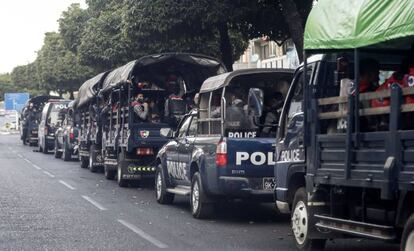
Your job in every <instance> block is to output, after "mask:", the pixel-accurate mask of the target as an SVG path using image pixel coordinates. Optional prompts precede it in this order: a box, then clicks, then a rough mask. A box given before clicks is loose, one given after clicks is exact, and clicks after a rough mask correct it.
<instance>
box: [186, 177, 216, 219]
mask: <svg viewBox="0 0 414 251" xmlns="http://www.w3.org/2000/svg"><path fill="white" fill-rule="evenodd" d="M190 197H191V199H190V205H191V213H192V215H193V217H194V218H197V219H205V218H208V217H210V216H211V215H212V214H213V211H214V204H213V203H209V202H206V200H207V195H206V194H205V192H204V190H203V186H202V183H201V177H200V173H199V172H196V173H195V174H194V175H193V179H192V181H191V196H190Z"/></svg>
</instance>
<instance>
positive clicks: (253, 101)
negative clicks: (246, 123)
mask: <svg viewBox="0 0 414 251" xmlns="http://www.w3.org/2000/svg"><path fill="white" fill-rule="evenodd" d="M263 99H264V94H263V91H262V90H261V89H259V88H250V89H249V96H248V100H247V111H248V114H249V116H253V117H260V116H262V113H263Z"/></svg>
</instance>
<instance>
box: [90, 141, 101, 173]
mask: <svg viewBox="0 0 414 251" xmlns="http://www.w3.org/2000/svg"><path fill="white" fill-rule="evenodd" d="M95 151H96V146H95V145H94V144H91V146H90V147H89V170H90V171H91V172H92V173H96V172H98V171H99V168H98V167H97V166H96V165H94V163H95V160H96V152H95Z"/></svg>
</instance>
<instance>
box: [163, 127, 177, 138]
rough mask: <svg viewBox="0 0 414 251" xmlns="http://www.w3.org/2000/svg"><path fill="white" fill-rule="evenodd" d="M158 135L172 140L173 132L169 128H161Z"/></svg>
mask: <svg viewBox="0 0 414 251" xmlns="http://www.w3.org/2000/svg"><path fill="white" fill-rule="evenodd" d="M160 135H161V136H163V137H166V138H173V137H174V132H173V130H171V128H161V129H160Z"/></svg>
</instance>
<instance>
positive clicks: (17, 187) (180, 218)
mask: <svg viewBox="0 0 414 251" xmlns="http://www.w3.org/2000/svg"><path fill="white" fill-rule="evenodd" d="M34 149H35V148H29V147H27V146H23V145H22V144H21V142H20V141H19V137H18V135H0V250H160V249H165V250H198V251H201V250H238V251H240V250H283V251H284V250H287V251H289V250H296V248H295V246H294V242H293V239H292V238H293V237H292V234H291V231H290V227H289V218H288V217H286V216H282V215H278V214H277V213H275V211H274V209H273V205H255V204H248V203H241V202H233V203H224V204H221V205H219V206H218V209H217V211H216V215H215V217H214V218H213V219H210V220H196V219H194V218H193V217H192V216H191V213H190V210H189V200H188V198H186V197H178V198H177V199H176V200H175V203H174V204H173V205H170V206H164V205H159V204H157V202H156V201H155V198H154V197H155V196H154V189H153V186H152V182H148V184H144V185H142V186H141V187H139V188H119V187H118V185H117V184H116V183H115V182H114V181H107V180H105V178H104V176H103V175H102V174H101V173H91V172H90V171H89V170H85V169H81V168H80V165H79V163H78V162H77V161H73V162H63V161H62V160H58V159H54V157H53V155H52V154H48V155H45V154H42V153H37V152H34V151H33V150H34ZM326 250H327V251H333V250H334V251H345V250H352V251H362V250H372V251H385V250H387V251H389V250H391V251H397V250H398V247H397V246H395V245H391V244H384V243H382V242H375V241H367V240H357V239H351V240H336V241H335V242H332V241H330V242H329V243H328V245H327V248H326Z"/></svg>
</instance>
